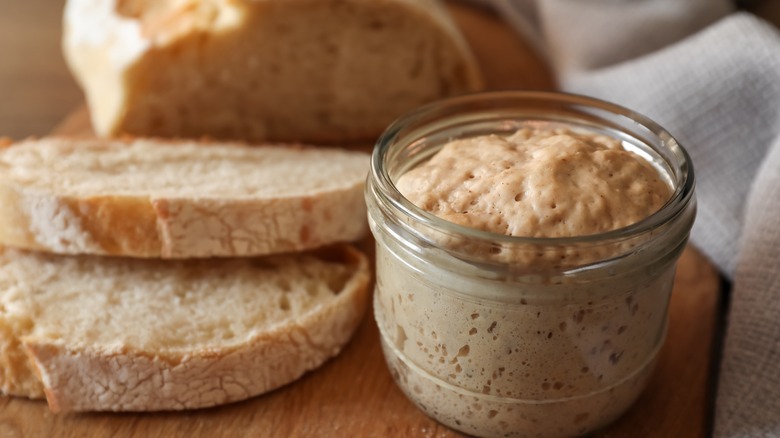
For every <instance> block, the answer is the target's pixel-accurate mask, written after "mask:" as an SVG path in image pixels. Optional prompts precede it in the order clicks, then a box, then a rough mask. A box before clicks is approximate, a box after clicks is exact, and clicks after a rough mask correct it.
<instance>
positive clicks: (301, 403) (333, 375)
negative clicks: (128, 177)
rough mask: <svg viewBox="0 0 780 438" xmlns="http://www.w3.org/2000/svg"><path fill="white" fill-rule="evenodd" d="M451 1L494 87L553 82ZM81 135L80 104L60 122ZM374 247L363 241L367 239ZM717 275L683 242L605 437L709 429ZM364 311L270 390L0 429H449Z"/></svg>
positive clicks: (32, 408)
mask: <svg viewBox="0 0 780 438" xmlns="http://www.w3.org/2000/svg"><path fill="white" fill-rule="evenodd" d="M450 7H451V10H452V12H453V14H454V16H455V18H456V20H457V22H458V24H459V25H460V26H461V28H462V29H463V31H464V33H465V34H466V36H467V39H468V40H469V42H470V43H471V45H472V47H473V49H474V51H475V53H476V55H477V57H478V59H479V62H480V64H481V65H482V67H483V69H484V72H485V75H486V77H487V81H488V85H489V87H490V88H492V89H508V88H524V89H552V88H553V87H554V84H553V80H552V76H551V74H550V72H549V71H548V69H546V68H545V66H544V65H543V63H541V62H540V61H539V60H538V59H537V58H536V57H535V56H534V54H533V53H532V51H531V50H530V48H529V47H528V46H527V45H525V44H524V43H523V42H522V41H521V40H520V39H519V38H518V37H517V36H516V35H515V34H514V33H513V32H512V31H511V30H510V29H509V28H508V27H507V26H506V25H505V24H503V23H502V22H501V21H500V20H498V19H497V18H496V17H494V16H493V15H491V14H490V13H488V12H485V11H482V10H477V9H473V8H472V7H468V6H463V5H460V4H457V3H453V4H451V5H450ZM56 132H57V133H59V134H69V135H89V134H90V133H91V129H90V126H89V121H88V118H87V113H86V110H84V109H81V110H78V111H75V112H74V113H73V114H72V115H71V116H70V117H69V118H67V119H66V120H65V121H63V123H62V124H61V125H60V126H59V127H58V128H57V130H56ZM364 243H365V244H366V245H367V246H368V248H369V249H370V245H371V243H370V242H364ZM719 288H720V280H719V277H718V275H717V272H716V271H715V269H713V268H712V266H711V265H710V264H709V263H708V262H707V261H706V260H705V259H704V258H703V257H702V256H701V255H700V254H699V253H698V252H697V251H695V250H694V249H691V248H689V249H688V250H686V251H685V253H684V254H683V257H682V259H681V261H680V264H679V267H678V273H677V277H676V280H675V289H674V292H673V295H672V302H671V308H670V326H669V335H668V339H667V342H666V345H665V346H664V348H663V350H662V351H661V357H660V362H659V364H658V367H657V369H656V372H655V374H654V375H653V378H652V380H651V382H650V385H649V388H648V390H647V391H646V392H645V393H644V394H643V395H642V397H641V398H640V399H639V401H638V402H637V403H636V404H635V405H634V407H633V408H632V409H631V410H630V411H629V412H628V413H627V414H626V415H625V416H624V417H622V418H621V419H620V420H619V421H618V422H617V423H616V424H614V425H612V426H611V427H609V428H608V429H606V430H604V431H602V432H601V433H599V434H597V435H596V436H601V437H704V436H706V435H708V426H707V424H708V412H709V406H710V401H711V400H712V394H711V389H710V388H711V380H712V371H711V370H712V367H711V364H712V363H713V360H712V357H713V350H714V348H713V346H714V345H715V344H714V342H713V340H714V339H715V338H716V331H717V328H718V322H719V321H720V312H721V310H722V309H721V308H720V300H719ZM378 336H379V335H378V332H377V328H376V324H375V323H374V320H373V315H372V314H371V312H370V311H369V312H368V314H367V316H366V319H365V320H364V322H363V324H362V325H361V327H360V328H359V330H358V332H357V333H356V335H355V337H354V339H353V340H352V341H351V342H350V344H349V345H348V346H347V347H346V348H345V350H344V351H343V352H342V354H341V355H340V356H338V357H337V358H335V359H333V360H331V361H330V362H328V363H326V364H325V365H324V366H323V367H322V368H320V369H318V370H316V371H313V372H311V373H309V374H307V375H306V376H304V377H303V378H302V379H301V380H299V381H297V382H294V383H292V384H290V385H287V386H286V387H284V388H281V389H279V390H277V391H274V392H272V393H270V394H266V395H263V396H260V397H256V398H253V399H250V400H247V401H244V402H239V403H235V404H231V405H228V406H223V407H218V408H213V409H203V410H197V411H191V412H180V413H154V414H108V413H92V414H63V415H54V414H52V413H51V412H49V410H48V408H47V406H46V404H45V403H44V402H41V401H29V400H23V399H12V398H2V397H0V437H2V438H5V437H86V438H89V437H149V438H158V437H159V438H162V437H174V436H186V437H208V438H216V437H235V436H253V437H254V436H272V437H294V436H318V437H319V436H333V437H373V436H378V437H385V436H387V437H442V438H445V437H457V436H460V435H459V434H458V433H456V432H454V431H452V430H450V429H448V428H446V427H444V426H441V425H439V424H437V423H436V422H435V421H433V420H431V419H429V418H428V417H426V416H425V415H424V414H423V413H422V412H420V411H419V410H417V409H416V408H415V407H414V406H413V405H412V404H411V403H410V402H409V401H407V400H406V399H405V398H404V396H403V394H402V393H401V392H400V390H398V389H397V388H396V386H395V384H394V383H393V380H392V378H391V376H390V373H389V372H388V371H387V369H386V367H385V364H384V359H383V357H382V352H381V349H380V346H379V342H378V339H379V338H378Z"/></svg>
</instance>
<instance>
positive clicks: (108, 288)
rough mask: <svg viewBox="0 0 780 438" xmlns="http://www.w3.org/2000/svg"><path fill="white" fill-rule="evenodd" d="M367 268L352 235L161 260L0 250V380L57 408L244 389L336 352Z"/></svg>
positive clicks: (352, 323)
mask: <svg viewBox="0 0 780 438" xmlns="http://www.w3.org/2000/svg"><path fill="white" fill-rule="evenodd" d="M368 280H369V271H368V263H367V261H366V258H365V256H363V255H362V254H360V253H359V252H358V251H357V250H355V249H353V248H351V247H348V246H337V247H330V248H328V250H327V251H323V250H320V251H318V252H314V253H312V252H309V253H303V254H294V255H279V256H267V257H263V258H248V259H223V260H199V261H198V260H196V261H192V260H190V261H168V262H160V261H152V260H141V259H123V258H111V257H95V256H56V255H47V254H38V253H33V252H24V251H18V250H10V249H5V250H0V369H2V374H0V389H1V390H2V392H3V393H5V394H11V395H18V396H26V397H32V398H37V397H41V396H42V395H43V394H45V396H46V398H47V400H48V402H49V406H50V407H51V409H52V410H53V411H55V412H56V411H85V410H89V411H95V410H97V411H106V410H107V411H156V410H179V409H191V408H200V407H207V406H213V405H218V404H223V403H228V402H232V401H237V400H242V399H246V398H248V397H252V396H255V395H258V394H261V393H263V392H266V391H270V390H272V389H274V388H277V387H279V386H281V385H284V384H286V383H288V382H291V381H293V380H295V379H297V378H298V377H300V376H301V375H302V374H303V373H305V372H306V371H308V370H311V369H313V368H315V367H317V366H319V365H320V364H322V363H323V362H324V361H325V360H327V359H328V358H330V357H332V356H334V355H335V354H337V353H338V352H339V350H340V349H341V348H342V347H343V346H344V345H345V344H346V342H347V341H348V339H349V338H350V336H351V335H352V333H353V331H354V330H355V328H356V327H357V325H358V323H359V321H360V319H361V317H362V315H363V313H364V309H365V308H366V305H367V297H368V293H367V286H368Z"/></svg>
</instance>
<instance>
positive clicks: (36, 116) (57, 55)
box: [0, 0, 780, 139]
mask: <svg viewBox="0 0 780 438" xmlns="http://www.w3.org/2000/svg"><path fill="white" fill-rule="evenodd" d="M681 1H684V0H681ZM63 5H64V0H0V137H3V136H7V137H11V138H15V139H19V138H24V137H27V136H40V135H45V134H46V133H48V132H50V131H51V130H52V129H53V128H54V127H55V126H57V124H58V123H60V122H61V121H62V120H63V119H64V118H65V116H67V115H68V114H69V113H70V112H72V111H73V110H74V109H75V108H77V107H78V106H79V105H81V104H82V102H83V98H82V95H81V92H80V90H79V89H78V86H77V85H76V83H75V82H74V81H73V78H72V77H71V76H70V73H69V72H68V70H67V68H66V66H65V61H64V60H63V58H62V53H61V51H60V34H61V31H62V26H61V20H62V8H63ZM740 5H741V7H743V8H746V9H749V10H751V11H753V12H755V13H757V14H759V15H761V16H764V17H765V18H767V19H769V20H770V21H773V22H774V23H776V24H780V0H742V1H741V2H740Z"/></svg>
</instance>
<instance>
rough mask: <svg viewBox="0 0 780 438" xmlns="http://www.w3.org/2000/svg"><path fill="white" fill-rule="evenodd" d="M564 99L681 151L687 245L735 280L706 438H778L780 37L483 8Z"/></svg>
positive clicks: (636, 12)
mask: <svg viewBox="0 0 780 438" xmlns="http://www.w3.org/2000/svg"><path fill="white" fill-rule="evenodd" d="M487 1H490V2H491V3H492V5H493V6H494V7H495V8H496V9H497V10H499V11H500V12H501V13H502V14H503V15H504V16H505V17H506V19H507V20H508V21H509V22H510V23H512V24H513V25H515V27H517V28H518V30H519V31H520V32H521V33H522V34H523V35H524V36H526V37H527V38H528V40H529V41H531V42H532V43H533V44H534V45H535V46H536V47H537V49H538V50H539V52H540V54H542V55H543V56H544V57H545V58H546V59H547V60H548V61H549V62H550V64H551V66H552V67H553V69H554V71H555V72H556V73H557V76H558V81H559V84H560V86H561V88H562V89H564V90H566V91H571V92H576V93H580V94H587V95H591V96H595V97H599V98H602V99H605V100H609V101H612V102H615V103H618V104H621V105H624V106H627V107H629V108H632V109H634V110H636V111H639V112H641V113H644V114H645V115H647V116H649V117H651V118H652V119H655V120H656V121H657V122H659V123H660V124H661V125H662V126H664V127H665V128H666V129H667V130H669V131H670V132H671V133H672V134H673V135H674V136H675V137H676V138H677V139H678V140H679V141H680V143H681V144H683V146H685V147H686V149H687V150H688V151H689V152H690V154H691V157H692V160H693V163H694V167H695V171H696V178H697V197H698V202H699V204H698V206H699V213H698V217H697V222H696V225H695V226H694V229H693V231H692V233H691V239H692V241H693V243H694V244H695V245H696V246H697V247H698V248H700V249H701V250H702V251H703V252H704V253H705V254H706V255H707V256H708V257H709V258H710V259H711V260H712V261H713V262H714V263H715V264H716V265H717V266H718V267H719V268H720V270H721V271H722V272H723V273H724V275H726V276H727V277H729V278H730V279H732V280H733V289H732V297H731V309H730V313H729V318H728V326H727V330H726V340H725V344H724V351H723V360H722V363H721V370H720V377H719V382H718V395H717V406H716V413H715V425H714V434H715V436H716V437H719V438H720V437H729V438H731V437H748V436H749V437H753V436H757V437H758V436H762V437H763V436H766V437H770V436H771V437H777V436H780V33H778V31H777V30H776V28H774V27H773V26H772V25H770V24H769V23H767V22H765V21H763V20H761V19H759V18H757V17H755V16H752V15H750V14H747V13H743V12H735V11H734V10H733V9H732V6H731V5H730V3H729V2H727V1H725V0H641V1H637V0H487Z"/></svg>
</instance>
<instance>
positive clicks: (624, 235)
mask: <svg viewBox="0 0 780 438" xmlns="http://www.w3.org/2000/svg"><path fill="white" fill-rule="evenodd" d="M502 101H518V102H520V101H524V102H533V101H538V102H546V103H559V104H562V105H572V106H577V107H583V108H590V109H595V110H599V111H603V112H606V113H607V114H611V115H614V116H618V117H621V118H623V119H625V120H626V121H629V122H631V123H632V124H634V125H638V126H640V127H643V128H645V129H646V130H648V131H649V132H650V133H651V134H652V135H654V136H655V137H657V138H658V139H659V140H660V141H661V142H662V144H663V145H664V146H665V147H666V148H668V150H669V152H671V153H672V154H673V155H674V156H675V157H676V158H677V159H678V160H679V162H678V163H675V167H676V168H677V169H678V170H679V176H678V182H677V183H676V184H674V191H673V193H672V195H671V196H670V197H669V199H668V200H667V201H666V203H665V204H664V205H663V206H662V207H661V208H660V209H658V210H657V211H655V212H654V213H652V214H651V215H649V216H647V217H645V218H643V219H642V220H640V221H638V222H635V223H633V224H630V225H628V226H625V227H621V228H617V229H614V230H609V231H605V232H600V233H595V234H587V235H582V236H567V237H530V236H511V235H505V234H499V233H494V232H491V231H484V230H479V229H476V228H471V227H467V226H464V225H460V224H456V223H454V222H450V221H447V220H445V219H442V218H440V217H438V216H436V215H434V214H432V213H430V212H428V211H425V210H423V209H422V208H420V207H418V206H416V205H415V204H413V203H412V202H411V201H409V200H408V199H407V198H406V197H405V196H403V195H402V194H401V192H400V191H399V190H398V188H397V187H396V185H395V183H393V181H392V179H391V177H390V174H389V172H388V169H387V166H385V159H386V157H387V153H388V151H389V150H390V149H391V148H392V147H393V146H395V145H397V143H398V142H399V140H400V139H401V138H402V137H403V136H402V131H403V129H404V128H405V127H406V126H409V125H411V124H413V123H414V122H415V121H418V120H420V119H422V118H424V117H425V116H429V115H431V114H432V113H435V112H436V111H441V110H443V109H454V108H458V107H468V106H473V105H490V104H491V103H493V104H496V103H498V102H502ZM406 143H407V142H404V144H406ZM669 164H672V163H669ZM675 173H676V172H675ZM369 179H370V182H371V183H372V184H374V185H375V186H376V188H377V189H379V190H375V191H374V192H375V194H376V195H377V196H379V197H380V198H382V200H383V201H384V202H387V203H389V204H390V206H392V207H393V208H394V209H396V210H397V211H398V212H400V213H401V214H403V215H405V216H406V217H408V218H409V219H412V220H413V221H415V222H416V223H419V224H421V225H423V226H426V227H430V228H432V229H437V230H443V231H445V232H447V233H449V234H454V235H457V236H459V237H463V238H468V239H470V240H473V241H477V242H483V243H491V244H500V245H543V246H550V245H555V246H557V245H578V244H598V243H601V242H605V241H616V240H625V239H629V238H633V237H636V236H639V235H642V234H645V233H647V232H650V231H652V230H654V229H656V228H659V227H661V226H663V225H665V224H667V223H669V222H670V221H672V220H673V219H674V218H675V217H678V216H679V215H681V214H683V212H684V211H685V209H686V207H687V206H688V205H689V203H690V202H691V200H692V199H693V193H694V187H695V178H694V169H693V164H692V162H691V158H690V155H689V154H688V152H687V151H686V150H685V148H684V147H683V146H682V145H680V143H679V142H678V141H677V140H676V139H675V137H673V136H672V135H671V134H670V133H669V132H668V131H666V130H665V129H664V128H663V127H661V126H660V125H659V124H658V123H656V122H655V121H653V120H652V119H650V118H649V117H647V116H644V115H642V114H640V113H638V112H636V111H633V110H631V109H628V108H626V107H623V106H620V105H617V104H614V103H611V102H607V101H604V100H600V99H597V98H593V97H589V96H584V95H580V94H573V93H564V92H551V91H490V92H479V93H471V94H465V95H461V96H457V97H451V98H447V99H442V100H438V101H435V102H432V103H429V104H427V105H424V106H421V107H419V108H417V109H415V110H412V111H411V112H409V113H406V114H405V115H403V116H401V117H400V118H398V119H396V120H395V121H394V122H393V123H391V124H390V125H389V126H388V128H387V129H386V130H385V131H384V132H383V133H382V135H381V136H380V137H379V139H378V140H377V142H376V144H375V147H374V150H373V153H372V157H371V167H370V174H369Z"/></svg>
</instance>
